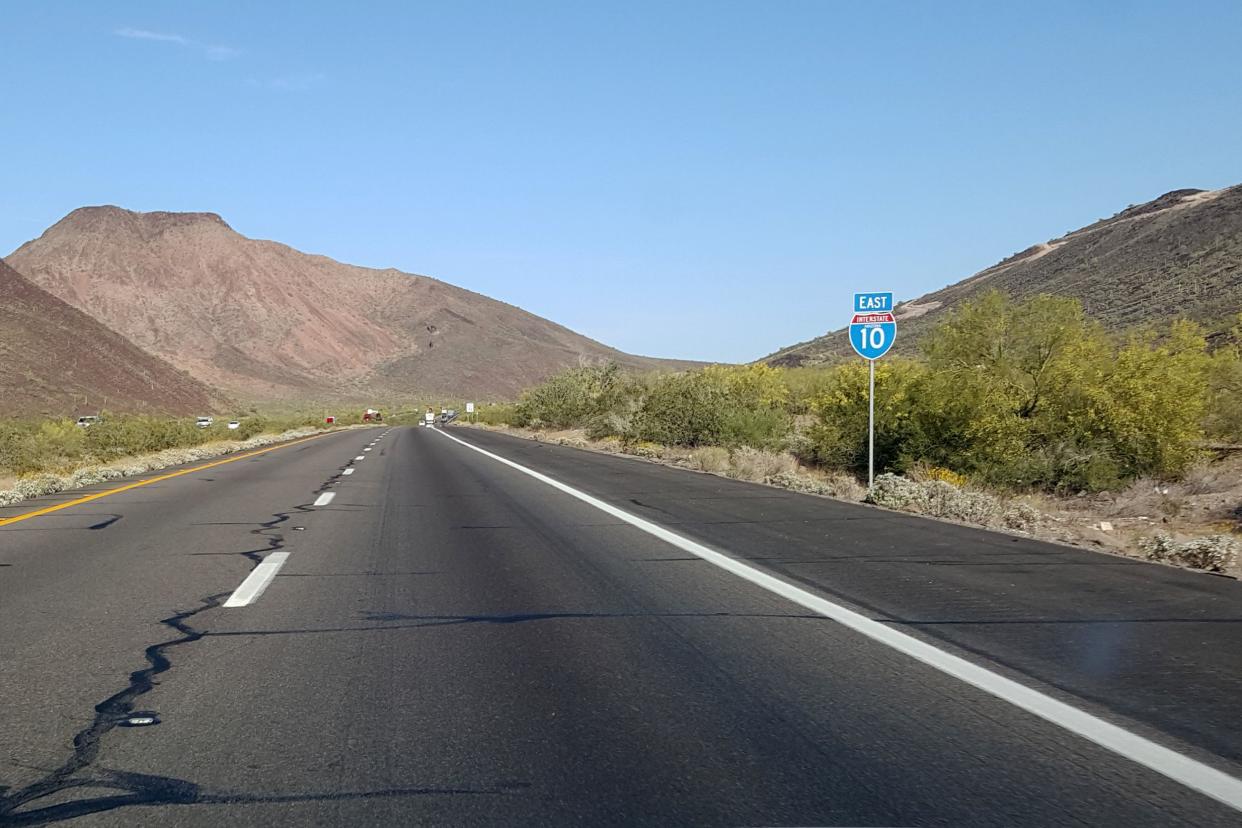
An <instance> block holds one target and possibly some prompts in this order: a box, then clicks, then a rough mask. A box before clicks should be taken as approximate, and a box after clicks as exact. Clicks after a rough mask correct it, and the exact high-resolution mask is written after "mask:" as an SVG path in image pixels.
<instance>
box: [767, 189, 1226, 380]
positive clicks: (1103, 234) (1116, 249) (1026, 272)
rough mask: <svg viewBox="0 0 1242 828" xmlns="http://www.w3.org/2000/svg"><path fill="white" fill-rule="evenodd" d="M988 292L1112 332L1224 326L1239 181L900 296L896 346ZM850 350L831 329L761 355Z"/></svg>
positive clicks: (1143, 207)
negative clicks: (1083, 315)
mask: <svg viewBox="0 0 1242 828" xmlns="http://www.w3.org/2000/svg"><path fill="white" fill-rule="evenodd" d="M990 288H996V289H998V290H1001V291H1004V292H1006V293H1008V294H1009V295H1011V296H1013V297H1015V298H1022V297H1026V296H1032V295H1036V294H1040V293H1050V294H1055V295H1058V296H1073V297H1076V298H1078V299H1081V300H1082V302H1083V306H1084V307H1085V308H1086V310H1087V313H1088V314H1089V315H1091V316H1093V317H1095V318H1096V319H1098V320H1100V321H1101V322H1103V323H1104V324H1106V325H1107V326H1108V327H1110V328H1113V329H1125V328H1131V327H1135V326H1138V325H1142V324H1144V323H1148V322H1160V321H1164V320H1167V319H1170V318H1172V317H1175V316H1185V317H1188V318H1192V319H1197V320H1200V321H1202V322H1203V323H1204V324H1205V325H1207V327H1208V328H1209V330H1210V331H1213V332H1219V331H1222V330H1225V329H1227V328H1228V324H1227V320H1228V319H1229V317H1230V316H1232V315H1235V314H1237V313H1239V312H1242V185H1239V186H1235V187H1229V188H1226V189H1223V190H1208V191H1205V190H1175V191H1173V192H1171V193H1166V194H1165V195H1162V196H1160V197H1159V198H1157V199H1155V200H1154V201H1149V202H1147V203H1146V204H1140V205H1138V206H1134V207H1129V208H1127V209H1125V210H1122V211H1121V212H1120V213H1118V214H1117V215H1115V216H1113V217H1112V218H1108V219H1103V220H1101V221H1097V222H1096V223H1095V224H1092V225H1089V226H1087V227H1084V228H1082V229H1081V230H1075V231H1074V232H1072V233H1069V234H1067V235H1065V236H1062V237H1061V238H1059V239H1053V240H1052V241H1048V242H1043V243H1040V244H1036V245H1034V246H1032V247H1029V248H1027V249H1026V250H1023V251H1022V252H1021V253H1017V254H1015V255H1013V256H1010V257H1009V258H1008V259H1005V260H1004V261H1002V262H1000V263H998V264H996V265H993V266H992V267H989V268H988V269H986V270H982V271H980V272H978V273H976V274H975V275H974V276H971V277H970V278H969V279H965V280H963V281H961V282H958V283H956V284H953V285H950V286H948V287H946V288H942V289H941V290H938V291H936V292H934V293H929V294H927V295H926V296H921V297H919V298H918V299H915V300H913V301H910V302H904V303H902V304H901V305H899V306H898V307H897V314H896V315H897V318H898V320H899V323H900V325H899V328H898V338H897V345H896V349H897V350H898V351H899V352H900V351H902V350H904V351H906V352H910V351H911V350H913V347H914V346H915V345H916V344H917V342H918V340H919V337H920V335H921V334H922V333H923V332H925V331H926V330H928V329H929V328H930V327H931V326H932V325H933V324H935V322H936V320H937V319H939V318H940V317H941V315H942V314H944V313H945V312H946V311H948V310H950V309H951V308H953V307H954V306H955V305H956V304H958V303H960V302H962V301H963V300H966V299H969V298H971V297H972V296H975V295H977V294H979V293H980V292H981V291H984V290H987V289H990ZM852 353H853V351H852V350H851V349H850V345H849V341H848V339H847V337H846V334H845V332H844V331H840V330H839V331H834V332H832V333H828V334H825V335H824V336H821V337H818V338H817V339H813V340H811V341H810V342H803V343H800V344H798V345H794V346H791V347H789V348H785V349H783V350H781V351H778V352H776V353H775V354H772V355H770V356H768V357H765V358H764V361H765V362H768V363H769V364H772V365H813V364H816V363H820V362H829V361H833V360H837V359H840V358H842V357H844V356H847V355H850V354H852Z"/></svg>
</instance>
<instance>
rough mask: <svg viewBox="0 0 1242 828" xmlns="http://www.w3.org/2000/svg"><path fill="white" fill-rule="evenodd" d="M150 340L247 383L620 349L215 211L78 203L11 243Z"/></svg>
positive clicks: (398, 374) (324, 382)
mask: <svg viewBox="0 0 1242 828" xmlns="http://www.w3.org/2000/svg"><path fill="white" fill-rule="evenodd" d="M8 261H9V262H10V264H13V265H14V266H15V267H17V268H18V269H20V270H22V271H23V272H24V273H25V274H26V275H27V276H28V278H30V279H31V280H32V281H34V282H36V283H37V284H38V285H39V286H40V287H42V288H44V289H45V290H47V291H49V292H50V293H52V294H53V295H56V296H58V297H60V298H61V299H63V300H65V301H66V302H68V303H70V304H71V305H74V306H75V307H78V308H79V309H81V310H83V311H85V312H87V313H89V314H91V315H92V316H95V317H97V318H98V319H99V320H100V321H102V322H103V323H104V324H107V325H109V326H110V327H112V328H114V329H116V330H118V331H120V332H122V333H123V334H124V335H126V336H127V337H128V338H130V339H131V340H133V341H134V342H135V343H136V344H137V345H139V346H140V347H142V348H144V349H146V350H148V351H150V352H152V353H154V354H157V355H158V356H160V357H162V358H164V359H167V360H168V361H169V362H171V363H173V364H174V365H177V366H178V367H180V368H183V369H185V370H188V371H189V372H190V373H191V374H193V375H194V376H196V377H200V378H202V379H204V380H205V381H207V382H210V383H211V384H213V385H217V386H219V387H221V388H224V389H226V390H228V391H230V392H232V393H234V394H237V395H239V396H242V397H246V398H250V399H264V400H266V399H293V398H306V397H324V396H342V397H346V396H347V397H357V396H361V395H366V394H370V393H375V394H392V393H410V394H413V393H420V392H435V393H443V392H460V393H467V392H468V393H471V394H473V395H475V396H479V397H480V398H497V399H499V398H504V397H511V396H513V395H515V394H516V393H517V392H519V391H520V390H522V389H523V388H525V387H527V386H529V385H532V384H534V383H537V382H539V381H541V380H543V379H545V378H546V377H547V376H548V375H550V374H551V373H553V372H555V371H556V370H559V369H561V368H564V367H569V366H572V365H576V364H578V363H579V362H582V361H605V360H609V361H616V362H618V363H620V364H622V365H624V366H627V367H630V368H635V369H638V370H658V369H661V368H679V367H685V366H688V365H691V364H694V363H690V362H688V361H676V360H660V359H655V358H651V357H643V356H635V355H630V354H625V353H622V352H621V351H618V350H616V349H614V348H610V347H608V346H606V345H603V344H602V343H599V342H596V341H594V340H591V339H589V338H587V337H585V336H582V335H581V334H578V333H576V332H574V331H571V330H570V329H568V328H565V327H564V326H561V325H558V324H556V323H554V322H551V321H549V320H546V319H542V318H541V317H538V316H535V315H534V314H531V313H528V312H527V311H525V310H523V309H521V308H519V307H517V306H515V305H511V304H508V303H505V302H501V301H499V300H495V299H492V298H490V297H487V296H485V295H483V294H480V293H477V292H474V291H470V290H468V289H465V288H460V287H457V286H455V285H451V284H449V283H447V282H443V281H440V280H438V279H434V278H432V277H429V276H424V275H421V274H413V273H404V272H402V271H399V270H397V269H395V268H384V269H378V268H364V267H359V266H357V265H350V264H345V263H341V262H337V261H335V260H333V259H331V258H329V257H327V256H323V255H320V254H310V253H303V252H301V251H299V250H296V249H295V248H293V247H290V246H288V245H285V244H282V243H280V242H276V241H268V240H262V239H250V238H248V237H246V236H243V235H242V234H240V233H237V232H236V231H235V230H233V229H232V227H230V226H229V224H228V223H227V222H226V221H225V220H224V219H223V218H222V217H221V216H219V215H218V214H216V213H208V212H195V213H172V212H151V213H140V212H134V211H129V210H125V209H123V208H120V207H116V206H113V205H103V206H92V207H81V208H78V209H76V210H74V211H72V212H70V213H69V214H67V215H66V216H65V217H64V218H62V219H61V220H60V221H58V222H57V223H56V224H54V225H52V226H51V227H49V228H48V229H47V230H46V231H44V233H43V234H42V235H40V236H39V237H38V238H37V239H32V240H31V241H29V242H26V243H25V244H23V245H22V246H21V247H19V248H18V249H17V250H15V251H14V252H13V253H12V254H10V256H9V257H8Z"/></svg>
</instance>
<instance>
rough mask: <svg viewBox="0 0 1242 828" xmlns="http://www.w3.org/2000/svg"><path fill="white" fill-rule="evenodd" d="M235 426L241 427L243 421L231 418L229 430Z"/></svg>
mask: <svg viewBox="0 0 1242 828" xmlns="http://www.w3.org/2000/svg"><path fill="white" fill-rule="evenodd" d="M235 428H241V422H240V421H238V420H229V431H232V430H233V429H235Z"/></svg>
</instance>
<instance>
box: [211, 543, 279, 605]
mask: <svg viewBox="0 0 1242 828" xmlns="http://www.w3.org/2000/svg"><path fill="white" fill-rule="evenodd" d="M288 558H289V553H288V552H273V553H272V554H270V555H268V556H267V557H266V558H264V559H263V562H262V563H260V564H259V565H258V566H256V567H255V568H254V569H252V570H251V571H250V574H249V575H247V576H246V580H244V581H242V582H241V586H239V587H238V588H237V589H236V590H235V591H234V592H233V594H232V595H230V596H229V599H228V600H227V601H225V602H224V606H226V607H244V606H246V605H247V604H251V603H253V602H254V601H255V600H256V599H257V598H258V597H259V596H260V595H262V594H263V590H265V589H267V585H268V584H270V583H271V582H272V579H273V578H275V577H276V573H277V572H279V571H280V568H281V567H282V566H284V565H285V561H286V560H288Z"/></svg>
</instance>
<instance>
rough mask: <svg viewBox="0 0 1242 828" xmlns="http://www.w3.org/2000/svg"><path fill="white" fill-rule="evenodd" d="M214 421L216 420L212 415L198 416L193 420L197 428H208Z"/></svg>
mask: <svg viewBox="0 0 1242 828" xmlns="http://www.w3.org/2000/svg"><path fill="white" fill-rule="evenodd" d="M215 421H216V420H215V418H214V417H199V418H198V419H197V420H195V421H194V425H196V426H198V427H199V428H210V427H211V424H212V423H214V422H215Z"/></svg>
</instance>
